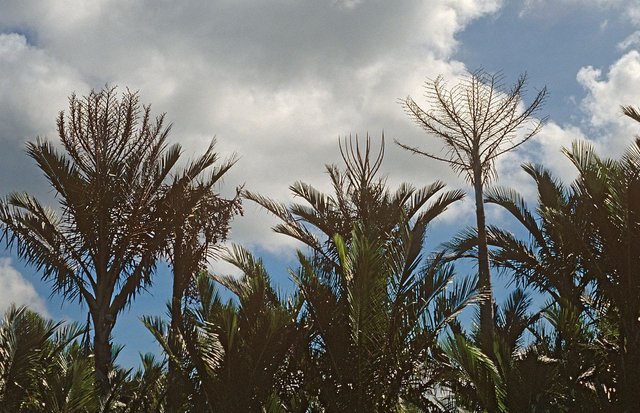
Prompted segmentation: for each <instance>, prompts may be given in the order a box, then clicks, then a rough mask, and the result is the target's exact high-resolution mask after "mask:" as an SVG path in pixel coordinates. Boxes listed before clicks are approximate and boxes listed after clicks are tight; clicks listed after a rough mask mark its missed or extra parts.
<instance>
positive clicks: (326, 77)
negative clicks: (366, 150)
mask: <svg viewBox="0 0 640 413" xmlns="http://www.w3.org/2000/svg"><path fill="white" fill-rule="evenodd" d="M501 4H502V1H501V0H482V1H472V0H462V1H460V0H457V1H453V0H430V1H417V0H416V1H409V2H401V3H397V2H385V1H373V0H371V1H353V0H341V1H336V0H326V1H317V2H290V1H284V0H282V1H274V2H268V3H265V2H256V1H222V0H221V1H216V2H210V1H196V0H194V1H190V2H184V3H181V4H180V5H179V6H176V4H174V3H172V2H168V1H162V2H157V1H151V0H146V1H141V2H129V1H126V0H104V1H96V2H91V4H86V2H82V1H77V2H75V3H74V5H72V6H69V4H68V3H67V4H65V5H64V6H63V5H62V3H60V2H39V1H36V0H33V1H25V2H19V4H18V2H10V4H9V5H8V6H7V7H4V8H3V13H2V15H1V16H0V30H2V29H3V28H5V30H17V31H19V32H20V33H23V34H22V35H19V34H10V35H6V36H10V39H11V42H12V44H13V46H12V47H13V49H20V50H19V51H18V52H12V53H18V54H19V56H18V59H17V60H15V61H14V62H13V63H5V66H6V67H3V76H4V78H5V79H6V85H5V86H4V87H2V89H0V90H1V91H2V92H3V93H2V96H3V102H4V103H0V105H4V106H3V107H0V113H4V114H6V116H7V117H8V118H7V119H6V120H5V119H3V120H5V122H4V124H5V126H2V127H4V128H12V130H13V131H14V132H12V133H11V134H9V133H5V134H4V135H5V136H9V135H11V136H17V137H18V139H19V140H22V139H24V137H27V136H28V137H31V138H33V137H34V135H36V134H46V135H47V136H49V137H50V138H54V137H55V135H54V133H53V128H54V126H55V123H54V120H55V113H56V112H57V111H58V110H61V109H64V108H65V106H66V104H65V97H66V96H67V95H68V94H69V93H71V92H72V91H74V90H75V91H76V92H78V93H79V94H85V93H86V92H87V91H88V88H89V86H93V87H101V86H103V85H104V84H105V83H107V82H108V83H111V84H119V85H121V86H129V87H131V88H132V89H134V90H135V89H140V91H141V97H142V101H143V102H151V103H153V108H154V111H155V112H156V113H157V112H165V111H166V112H167V118H168V119H169V120H170V121H172V122H173V123H174V128H173V130H172V136H173V139H174V140H177V141H179V142H180V143H181V144H182V145H183V146H184V147H185V150H186V152H187V153H189V154H194V153H197V152H199V151H202V150H203V149H204V148H205V146H206V145H207V144H208V142H209V140H210V139H211V137H213V136H214V135H216V136H217V138H218V149H219V151H220V152H222V153H226V154H229V153H232V152H236V153H238V154H239V155H240V156H241V159H240V162H239V163H238V165H237V167H236V168H234V170H232V171H231V172H230V174H229V176H228V178H227V179H226V181H225V187H227V188H233V187H234V186H236V185H240V184H243V183H244V184H246V187H247V188H248V189H252V190H257V191H259V192H260V193H263V194H266V195H269V196H272V197H274V198H277V199H280V200H289V199H290V195H289V191H288V189H287V188H288V186H289V185H290V184H292V183H293V182H294V181H296V180H304V181H307V182H310V183H313V184H315V185H317V186H319V187H320V188H326V189H328V187H327V182H328V179H327V177H326V176H325V175H324V174H323V172H324V164H325V163H328V162H333V161H336V160H338V151H337V140H338V137H339V136H346V135H349V134H356V133H358V134H359V135H361V136H362V135H365V134H366V133H367V132H369V133H370V134H371V135H372V136H374V137H377V136H379V135H380V133H381V132H382V130H383V129H384V131H385V132H386V135H387V138H388V139H387V145H388V147H387V153H388V157H387V162H386V165H385V170H388V171H393V174H394V175H395V176H402V177H403V178H404V179H403V180H407V181H410V182H415V183H416V185H424V184H428V183H430V182H432V181H433V180H435V179H443V178H448V177H450V176H451V174H450V173H449V172H448V171H443V169H445V168H442V167H441V166H440V165H431V164H427V163H426V162H419V161H416V162H413V161H412V162H407V161H406V159H407V154H406V153H404V152H402V151H401V150H400V149H399V148H397V147H395V146H393V144H392V141H393V138H402V139H403V140H406V141H409V142H410V141H416V140H418V141H420V142H424V140H423V138H424V134H423V133H422V132H421V131H420V130H419V128H417V127H415V126H414V125H412V124H411V122H410V121H408V119H407V117H406V115H405V114H404V113H403V110H402V108H401V107H400V105H398V104H397V103H396V102H397V99H398V98H402V97H404V96H406V95H408V94H411V95H413V96H415V97H419V96H421V95H422V88H421V85H422V83H423V81H424V79H425V77H427V76H430V77H432V76H435V75H437V74H444V75H445V76H447V77H448V78H452V77H453V76H455V75H456V74H460V73H462V71H463V70H464V65H463V64H462V63H460V62H457V61H455V60H452V56H453V54H454V52H455V51H456V48H457V41H456V39H455V35H456V33H458V32H460V31H461V30H463V29H464V28H465V27H466V25H468V24H469V23H470V22H471V21H473V20H474V19H477V18H480V17H482V16H486V15H488V14H491V13H494V12H496V11H497V10H498V9H499V8H500V6H501ZM150 10H153V12H152V13H151V12H150ZM16 28H18V29H19V30H18V29H16ZM6 39H9V38H6ZM27 39H28V40H29V41H27ZM18 46H19V47H18ZM5 61H7V62H8V61H9V59H8V58H6V59H5ZM35 66H38V67H40V68H42V73H39V72H38V71H37V70H36V69H35ZM55 79H57V80H55ZM54 80H55V81H54ZM43 83H44V84H47V85H50V87H49V88H48V89H47V90H48V92H47V93H43V92H42V91H39V90H36V87H37V85H39V84H43ZM12 84H13V85H16V87H15V88H16V91H14V92H12V93H9V94H7V93H4V92H5V89H7V88H9V86H8V85H12ZM32 85H33V86H32ZM54 86H55V87H54ZM39 97H42V100H41V101H39V100H38V99H39ZM4 108H13V109H12V111H5V110H3V109H4ZM32 117H37V122H31V121H30V119H31V118H32ZM34 125H37V127H36V126H34ZM19 144H20V145H21V142H20V143H19ZM15 145H18V143H15ZM14 157H15V153H14ZM21 161H22V162H28V160H27V159H26V158H22V160H21ZM1 165H2V163H0V174H1V175H2V176H3V179H4V177H7V178H8V179H7V181H9V179H12V178H10V177H11V176H12V173H11V170H9V169H8V168H3V167H2V166H1ZM14 166H15V165H14ZM12 169H15V167H14V168H12ZM414 178H415V179H414ZM18 184H19V185H22V186H23V187H24V186H27V187H28V185H26V183H25V182H19V183H18ZM7 185H11V189H14V188H15V189H22V188H17V187H16V185H17V184H16V183H15V182H7ZM1 188H2V190H5V189H6V188H7V186H2V187H1ZM246 210H247V212H246V215H245V217H242V218H239V219H237V220H236V223H235V224H234V227H233V232H232V237H233V240H234V241H236V242H241V243H246V244H249V245H255V246H261V247H262V248H265V249H268V250H269V251H279V250H284V249H286V248H289V247H290V246H291V245H290V242H289V241H288V240H286V238H285V237H283V236H279V235H274V234H271V231H270V229H269V228H270V226H271V225H270V224H271V223H272V222H273V221H272V220H270V219H269V218H268V217H266V216H265V215H264V213H263V212H262V211H258V210H257V208H255V207H254V206H253V205H247V206H246Z"/></svg>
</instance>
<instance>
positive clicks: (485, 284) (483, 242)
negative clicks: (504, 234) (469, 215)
mask: <svg viewBox="0 0 640 413" xmlns="http://www.w3.org/2000/svg"><path fill="white" fill-rule="evenodd" d="M473 189H474V191H475V198H476V199H475V200H476V225H477V228H478V278H479V280H478V281H479V287H480V289H481V291H482V292H483V293H484V294H485V298H484V299H483V300H482V301H481V302H480V337H481V346H482V349H483V350H484V351H485V353H486V354H487V355H491V354H493V329H494V314H493V290H492V288H491V273H490V271H489V250H488V246H487V227H486V220H485V215H484V199H483V198H484V194H483V187H482V174H481V170H480V169H479V168H477V170H474V182H473Z"/></svg>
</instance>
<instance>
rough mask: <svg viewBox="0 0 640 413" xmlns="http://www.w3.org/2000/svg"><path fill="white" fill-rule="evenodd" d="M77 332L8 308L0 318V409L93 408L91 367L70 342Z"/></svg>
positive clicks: (81, 412) (80, 412) (80, 411)
mask: <svg viewBox="0 0 640 413" xmlns="http://www.w3.org/2000/svg"><path fill="white" fill-rule="evenodd" d="M82 333H83V331H82V329H81V328H79V326H78V325H76V324H69V325H66V326H63V325H62V323H54V322H52V321H49V320H45V319H44V318H42V317H41V316H40V315H38V314H37V313H35V312H32V311H29V310H27V309H26V308H25V307H19V308H16V307H13V306H12V307H10V308H9V309H8V310H7V311H6V313H5V315H4V318H3V320H2V321H1V322H0V406H1V407H0V411H2V412H43V413H44V412H73V413H88V412H91V411H94V408H95V407H97V397H96V396H97V394H96V392H95V389H94V387H93V369H92V368H91V365H90V364H89V362H90V359H88V358H87V357H86V355H84V354H81V349H80V347H79V346H78V345H77V343H76V342H75V340H76V338H78V337H79V336H80V335H81V334H82Z"/></svg>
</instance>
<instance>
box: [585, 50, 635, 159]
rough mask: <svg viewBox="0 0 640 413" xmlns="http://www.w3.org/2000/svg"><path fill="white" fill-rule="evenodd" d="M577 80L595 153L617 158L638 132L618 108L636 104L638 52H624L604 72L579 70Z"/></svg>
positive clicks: (587, 68)
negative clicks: (584, 95)
mask: <svg viewBox="0 0 640 413" xmlns="http://www.w3.org/2000/svg"><path fill="white" fill-rule="evenodd" d="M577 80H578V82H579V83H580V84H581V85H582V86H583V87H584V88H585V90H586V91H587V96H586V97H585V98H584V99H583V100H582V103H581V105H582V108H583V110H584V112H585V116H586V126H587V127H589V128H591V130H592V132H593V134H594V138H595V141H596V143H597V144H598V147H599V150H600V151H601V153H603V154H605V155H611V156H617V155H619V154H620V153H622V152H623V151H624V149H625V148H626V147H627V146H629V144H630V143H631V142H632V139H633V137H634V136H635V135H636V134H637V133H638V131H639V130H640V128H639V127H638V124H637V123H636V122H634V121H632V120H630V119H629V118H627V117H626V116H624V115H623V114H622V111H621V109H620V106H621V105H625V106H626V105H633V106H637V105H638V104H640V53H639V52H638V51H635V50H632V51H630V52H628V53H626V54H625V55H623V56H622V57H620V59H618V60H617V61H616V62H615V63H614V64H612V65H611V66H610V67H609V68H608V70H607V72H606V73H603V72H602V70H601V69H597V68H594V67H591V66H587V67H583V68H582V69H580V71H579V72H578V75H577Z"/></svg>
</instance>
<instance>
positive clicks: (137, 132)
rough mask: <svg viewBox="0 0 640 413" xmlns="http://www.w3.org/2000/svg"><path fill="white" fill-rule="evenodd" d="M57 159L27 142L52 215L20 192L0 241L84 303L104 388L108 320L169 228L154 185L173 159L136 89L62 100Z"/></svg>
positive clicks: (3, 217) (44, 146)
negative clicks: (49, 191)
mask: <svg viewBox="0 0 640 413" xmlns="http://www.w3.org/2000/svg"><path fill="white" fill-rule="evenodd" d="M57 129H58V134H59V138H60V143H61V145H62V149H63V150H64V153H61V152H60V151H59V150H58V149H57V146H56V145H54V144H53V143H51V142H48V141H43V140H39V139H38V140H37V141H36V142H30V143H28V144H27V152H28V154H29V156H30V157H31V158H32V159H34V160H35V161H36V163H37V165H38V167H39V168H40V170H41V171H42V172H43V173H44V175H45V177H46V178H47V180H48V181H49V183H50V184H51V186H52V188H53V190H54V191H55V194H56V197H57V199H58V202H59V208H58V209H50V208H47V207H45V206H44V205H42V204H41V203H40V202H39V201H38V200H37V199H36V198H34V197H33V196H31V195H28V194H26V193H14V194H12V195H10V196H9V197H8V198H7V199H6V200H5V201H4V202H2V205H1V207H0V221H1V222H2V224H3V235H4V238H5V239H6V241H7V242H8V244H9V245H10V246H12V247H15V248H16V251H17V253H18V255H19V256H20V257H21V258H23V259H24V260H25V261H27V262H28V263H29V264H32V265H34V266H35V267H36V268H37V269H38V270H41V271H42V277H43V279H44V280H47V281H50V282H51V283H52V285H53V291H54V292H57V293H59V294H61V295H62V296H63V297H64V298H66V299H69V300H75V299H77V300H78V301H81V302H83V303H85V304H86V305H87V307H88V310H89V314H90V316H91V321H92V324H93V351H94V355H95V365H96V369H95V371H96V375H97V378H98V383H101V385H102V386H103V387H105V386H106V385H107V376H108V372H109V368H110V365H111V353H112V352H111V350H112V348H111V347H112V346H111V332H112V330H113V327H114V325H115V323H116V321H117V318H118V315H119V314H120V312H121V311H123V309H124V308H125V307H126V305H127V304H130V303H131V302H132V300H133V299H134V297H135V296H136V294H138V293H139V292H140V291H141V290H142V289H144V288H145V287H148V286H149V285H150V284H151V282H152V274H153V272H154V268H155V265H156V261H157V259H158V257H159V256H160V254H161V253H162V251H163V248H164V247H165V245H166V239H167V234H168V232H169V229H168V228H170V225H168V222H166V221H167V219H166V217H168V216H170V215H168V214H167V205H166V202H165V195H166V193H165V191H164V190H163V185H164V184H165V181H166V180H167V178H168V177H169V175H170V173H171V171H172V170H173V168H174V166H175V164H176V162H177V161H178V159H179V157H180V147H179V146H177V145H174V146H171V147H167V143H166V140H167V136H168V134H169V130H170V127H167V126H165V124H164V116H163V115H161V116H159V117H156V118H155V119H153V118H152V117H151V112H150V107H149V106H145V107H141V106H140V103H139V98H138V95H137V94H136V93H133V92H131V91H127V92H125V93H124V94H123V95H122V98H121V99H118V96H117V93H116V90H115V88H105V89H103V90H100V91H92V92H91V93H90V94H89V95H87V96H85V97H82V98H79V97H76V96H75V95H72V96H71V97H70V99H69V112H68V113H67V115H66V116H65V114H64V113H63V112H61V113H60V116H59V117H58V122H57Z"/></svg>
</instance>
